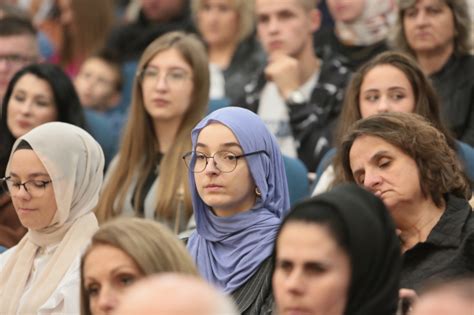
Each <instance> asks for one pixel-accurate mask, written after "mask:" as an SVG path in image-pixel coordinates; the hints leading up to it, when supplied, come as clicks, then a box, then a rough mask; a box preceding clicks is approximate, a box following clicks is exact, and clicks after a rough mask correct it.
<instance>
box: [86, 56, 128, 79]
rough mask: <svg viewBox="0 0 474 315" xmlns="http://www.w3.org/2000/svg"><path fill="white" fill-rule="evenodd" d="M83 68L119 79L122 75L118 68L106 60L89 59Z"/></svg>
mask: <svg viewBox="0 0 474 315" xmlns="http://www.w3.org/2000/svg"><path fill="white" fill-rule="evenodd" d="M82 67H83V70H87V71H96V72H98V73H100V74H102V75H104V76H108V77H118V76H119V75H120V74H119V73H118V71H119V69H118V68H116V67H115V66H113V65H112V64H110V63H108V62H106V61H105V60H103V59H101V58H97V57H92V58H89V59H87V60H86V61H85V62H84V65H83V66H82Z"/></svg>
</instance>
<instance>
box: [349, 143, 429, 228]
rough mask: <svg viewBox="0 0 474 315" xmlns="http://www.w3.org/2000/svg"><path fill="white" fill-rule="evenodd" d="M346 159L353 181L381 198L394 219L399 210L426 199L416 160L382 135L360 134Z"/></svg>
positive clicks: (398, 214) (401, 214) (401, 215)
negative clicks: (347, 159) (380, 136)
mask: <svg viewBox="0 0 474 315" xmlns="http://www.w3.org/2000/svg"><path fill="white" fill-rule="evenodd" d="M349 160H350V166H351V170H352V175H353V177H354V180H355V182H356V183H357V184H358V185H360V186H363V187H365V188H367V189H368V190H369V191H371V192H372V193H374V194H375V195H376V196H378V197H379V198H380V199H382V201H383V202H384V204H385V206H386V207H387V208H388V209H389V210H390V212H391V213H392V216H393V217H394V219H395V221H396V222H400V221H399V220H397V218H400V217H403V213H400V209H403V208H404V206H406V205H412V204H417V203H418V202H421V201H422V200H424V199H425V197H424V195H423V192H422V190H421V186H420V177H419V172H418V166H417V165H416V162H415V160H414V159H413V158H411V157H410V156H409V155H407V154H406V153H405V152H403V151H402V150H401V149H400V148H398V147H396V146H394V145H392V144H390V143H388V142H386V141H385V140H383V139H382V138H379V137H374V136H369V135H362V136H359V137H358V138H357V139H356V140H355V141H354V143H353V144H352V147H351V150H350V152H349Z"/></svg>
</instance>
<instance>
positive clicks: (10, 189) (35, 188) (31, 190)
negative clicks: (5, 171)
mask: <svg viewBox="0 0 474 315" xmlns="http://www.w3.org/2000/svg"><path fill="white" fill-rule="evenodd" d="M0 182H1V186H2V189H3V191H4V192H6V193H7V194H9V195H10V196H16V195H18V193H19V192H20V190H21V186H23V188H24V189H25V191H26V192H27V193H28V194H29V195H30V196H31V197H34V198H38V197H41V196H43V194H44V191H45V190H46V186H47V185H48V184H49V183H51V180H36V179H32V180H28V181H26V182H24V183H21V182H19V181H16V180H13V179H11V178H10V176H8V177H4V178H1V179H0Z"/></svg>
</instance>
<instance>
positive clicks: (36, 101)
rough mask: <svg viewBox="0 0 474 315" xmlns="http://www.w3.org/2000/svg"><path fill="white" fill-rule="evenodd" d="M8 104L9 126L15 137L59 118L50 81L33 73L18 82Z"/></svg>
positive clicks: (27, 74)
mask: <svg viewBox="0 0 474 315" xmlns="http://www.w3.org/2000/svg"><path fill="white" fill-rule="evenodd" d="M7 106H8V109H7V126H8V129H9V130H10V132H11V133H12V134H13V136H14V137H15V138H18V137H20V136H22V135H24V134H25V133H27V132H28V131H30V130H31V129H33V128H35V127H37V126H39V125H42V124H44V123H47V122H51V121H55V120H57V118H58V111H57V108H56V104H55V102H54V95H53V91H52V89H51V87H50V85H49V83H48V82H47V81H45V80H43V79H40V78H38V77H37V76H35V75H33V74H31V73H26V74H25V75H23V76H22V77H21V78H20V79H19V80H18V81H17V82H16V84H15V87H14V88H13V91H12V94H11V96H10V99H9V100H8V104H7Z"/></svg>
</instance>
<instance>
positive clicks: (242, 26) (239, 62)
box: [191, 0, 265, 103]
mask: <svg viewBox="0 0 474 315" xmlns="http://www.w3.org/2000/svg"><path fill="white" fill-rule="evenodd" d="M191 8H192V14H193V19H194V21H195V22H196V26H197V28H198V30H199V33H200V34H201V36H202V38H203V40H204V42H205V43H206V47H207V51H208V53H209V68H210V71H211V90H210V98H211V99H223V98H224V99H227V100H228V101H230V102H231V103H235V102H236V101H237V100H238V99H239V97H240V96H241V95H242V94H243V91H244V85H245V84H247V83H248V81H249V80H250V79H251V78H252V76H253V75H254V74H255V72H256V71H258V70H259V69H260V68H261V67H262V66H263V65H264V64H265V54H264V52H263V50H262V48H261V46H260V44H259V43H258V41H257V40H256V38H255V34H254V30H255V12H254V2H253V1H248V0H193V1H191Z"/></svg>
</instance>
